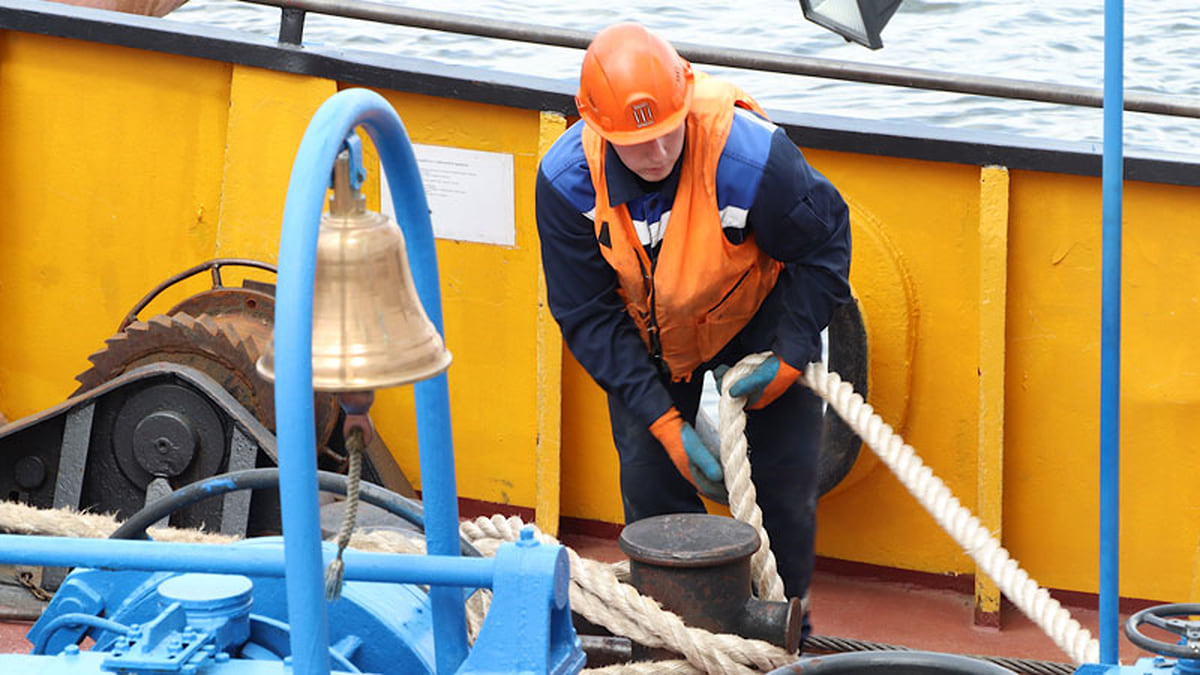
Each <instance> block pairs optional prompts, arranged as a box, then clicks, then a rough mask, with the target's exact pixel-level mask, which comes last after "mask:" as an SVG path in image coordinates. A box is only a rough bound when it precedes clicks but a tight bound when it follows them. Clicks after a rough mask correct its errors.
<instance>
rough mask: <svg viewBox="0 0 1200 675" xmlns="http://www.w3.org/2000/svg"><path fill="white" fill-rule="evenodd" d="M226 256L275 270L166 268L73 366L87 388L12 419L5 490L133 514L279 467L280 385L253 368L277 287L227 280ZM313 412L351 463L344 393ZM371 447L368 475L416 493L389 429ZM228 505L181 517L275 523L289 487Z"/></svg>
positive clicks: (5, 443) (238, 529)
mask: <svg viewBox="0 0 1200 675" xmlns="http://www.w3.org/2000/svg"><path fill="white" fill-rule="evenodd" d="M229 267H241V268H252V269H256V270H261V271H264V272H268V273H274V272H275V267H274V266H273V265H270V264H268V263H263V262H259V261H254V260H243V259H217V260H210V261H208V262H205V263H203V264H200V265H197V266H195V267H192V268H190V269H187V270H184V271H183V272H180V273H178V274H176V275H174V276H172V277H170V278H168V279H166V280H165V281H163V282H162V283H160V284H159V285H158V286H156V287H155V288H154V289H152V290H151V291H150V292H149V293H147V294H146V295H145V296H144V297H143V298H142V299H141V300H139V301H138V302H137V303H136V304H135V305H134V306H133V308H132V309H131V310H130V311H129V312H128V313H127V314H126V316H125V317H124V318H123V320H122V321H121V323H120V325H119V326H118V329H117V332H116V334H114V335H113V336H112V337H110V338H108V339H107V340H106V341H105V346H104V347H103V348H102V349H100V350H99V351H97V352H95V353H94V354H92V355H91V356H90V357H88V358H89V360H90V361H91V363H92V367H91V368H89V369H88V370H87V371H85V372H83V373H81V374H80V375H79V376H77V377H76V379H77V380H78V381H79V383H80V385H79V388H78V389H77V390H76V391H75V392H74V393H72V394H71V397H70V398H68V399H67V401H65V402H64V403H62V404H60V405H57V406H55V407H53V408H51V409H49V410H45V411H43V412H41V413H38V414H35V415H32V416H29V417H26V418H24V419H21V420H16V421H14V422H13V423H12V424H9V425H7V426H4V427H2V429H0V495H2V496H3V497H4V498H7V499H14V500H18V501H22V502H25V503H28V504H31V505H35V506H38V507H43V508H48V507H71V508H76V509H81V510H84V509H86V510H92V511H97V512H104V513H115V514H116V515H117V516H118V517H120V518H125V517H128V516H129V515H131V514H132V513H133V512H135V511H137V510H138V509H140V508H142V506H143V505H144V504H146V503H147V502H149V501H153V500H154V499H155V498H157V497H159V496H161V495H164V494H166V493H169V492H171V491H172V490H174V489H177V488H180V487H182V486H184V485H186V484H189V483H192V482H195V481H197V480H200V479H203V478H207V477H209V476H212V475H215V474H219V473H223V472H227V471H234V470H238V469H248V468H254V467H263V466H274V465H275V457H274V439H273V435H274V431H275V411H274V388H273V385H272V384H271V383H270V382H269V381H267V380H266V379H265V378H263V377H262V375H260V374H259V373H258V371H257V370H256V367H255V364H256V362H257V361H258V359H259V357H260V356H262V354H263V352H264V350H265V349H266V348H267V346H268V344H269V343H270V338H271V332H272V329H273V324H274V310H275V297H274V285H273V284H271V283H267V282H263V281H256V280H253V279H245V280H244V281H243V282H242V284H241V285H240V286H227V285H225V283H224V279H223V277H222V271H223V270H224V269H225V268H229ZM205 273H208V274H209V275H210V277H211V280H212V284H211V287H210V288H208V289H207V290H204V291H202V292H199V293H196V294H193V295H190V296H188V297H187V298H185V299H183V300H182V301H180V302H178V303H177V304H175V305H174V306H173V307H171V308H170V309H169V310H167V311H166V312H165V313H163V314H158V315H155V316H153V317H151V318H148V319H145V320H142V319H140V318H139V314H140V313H141V312H142V311H143V310H144V309H145V308H146V307H147V306H149V305H150V303H151V302H152V301H153V300H154V299H155V298H157V297H159V296H160V295H162V294H163V292H164V291H166V290H167V289H169V288H171V287H173V286H175V285H177V284H179V283H180V282H182V281H184V280H186V279H189V278H192V277H195V276H197V275H202V274H205ZM260 276H261V275H260ZM314 411H315V418H316V419H315V424H316V440H317V444H316V445H317V447H316V448H315V451H316V452H317V456H318V464H319V466H320V468H322V469H324V470H328V471H337V472H342V473H344V472H345V468H346V455H345V450H344V439H343V438H342V434H341V428H340V424H339V422H340V416H341V412H340V410H339V407H338V403H337V401H336V399H335V397H334V396H333V395H332V394H329V393H324V392H317V393H316V394H315V398H314ZM255 422H256V423H257V424H259V425H261V428H259V427H254V423H255ZM252 427H254V428H253V429H252ZM256 429H257V431H255V430H256ZM366 450H367V452H366V457H365V461H364V478H365V479H367V480H370V481H371V482H374V483H377V484H380V485H383V486H384V487H387V488H389V489H391V490H393V491H395V492H399V493H401V494H406V495H409V496H411V495H412V494H413V491H412V487H411V485H409V483H408V481H407V480H406V479H405V477H404V475H403V473H402V472H401V471H400V469H399V467H398V466H397V465H396V464H395V460H394V459H393V458H392V456H391V453H390V452H389V451H388V449H387V448H386V446H384V444H383V441H382V440H381V439H379V438H378V437H376V438H374V439H373V440H372V442H371V444H369V445H368V447H367V449H366ZM245 499H249V496H248V495H247V497H246V498H245ZM228 511H229V509H227V508H225V507H223V506H222V505H221V504H220V503H216V504H207V505H196V506H193V507H190V508H188V509H184V510H182V511H180V512H179V513H177V514H175V515H174V516H173V517H172V520H171V524H172V525H175V526H183V527H197V526H203V527H205V528H206V529H209V530H214V531H225V532H230V533H236V534H256V533H269V532H272V531H278V499H277V497H275V496H274V494H272V493H271V492H270V491H266V492H260V493H255V495H254V497H253V501H252V503H248V504H246V505H245V507H244V508H239V509H236V510H235V511H234V512H233V513H232V519H231V514H230V513H229V512H228Z"/></svg>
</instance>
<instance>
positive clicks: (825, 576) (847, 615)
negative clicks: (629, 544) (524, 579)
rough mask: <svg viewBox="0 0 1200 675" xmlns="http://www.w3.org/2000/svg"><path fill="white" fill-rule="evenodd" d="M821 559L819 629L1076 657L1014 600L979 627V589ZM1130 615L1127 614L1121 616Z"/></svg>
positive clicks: (606, 544) (602, 550) (1126, 659)
mask: <svg viewBox="0 0 1200 675" xmlns="http://www.w3.org/2000/svg"><path fill="white" fill-rule="evenodd" d="M563 541H564V543H566V544H567V545H568V546H571V547H572V548H574V549H575V550H576V551H578V552H579V553H580V554H581V555H584V556H586V557H589V558H594V559H597V560H603V561H606V562H613V561H616V560H620V559H621V558H622V557H623V554H622V553H621V551H620V550H619V549H618V548H617V547H616V545H615V544H614V543H613V542H611V541H609V540H607V539H603V538H599V537H587V536H580V535H564V536H563ZM821 567H822V566H820V565H819V566H818V568H817V571H816V572H815V574H814V575H813V582H812V589H811V597H812V622H813V632H814V634H816V635H821V636H827V637H837V638H847V639H853V640H863V641H868V642H881V643H886V644H891V645H902V646H905V647H909V648H912V649H921V650H928V651H938V652H950V653H955V654H967V655H972V656H1002V657H1009V658H1021V659H1035V660H1044V661H1053V662H1058V663H1068V662H1070V658H1069V657H1068V656H1067V655H1066V654H1065V653H1064V652H1063V651H1062V650H1061V649H1059V648H1058V647H1057V646H1056V645H1055V644H1054V641H1053V640H1051V639H1050V638H1049V637H1047V636H1046V634H1045V633H1043V632H1042V630H1041V629H1040V628H1038V627H1037V625H1035V624H1034V623H1033V622H1032V621H1030V620H1029V619H1027V618H1026V617H1025V616H1024V615H1023V614H1021V612H1020V611H1019V610H1017V609H1016V608H1014V607H1012V606H1010V605H1008V604H1007V603H1005V605H1004V607H1003V609H1002V611H1001V621H1000V624H1001V626H1000V628H998V629H997V628H983V627H977V626H975V625H974V598H973V596H972V595H971V594H968V593H961V592H958V591H954V590H948V589H944V588H931V587H928V586H923V585H920V584H917V583H912V582H903V581H894V580H887V579H881V578H879V576H878V575H866V574H857V573H841V572H836V571H829V570H824V569H822V568H821ZM1060 601H1061V602H1064V604H1065V600H1060ZM1067 609H1068V610H1069V611H1070V612H1071V616H1072V617H1073V618H1074V619H1075V620H1076V621H1079V623H1080V624H1082V625H1083V626H1084V627H1085V628H1087V629H1088V630H1090V631H1091V632H1092V637H1094V638H1095V637H1097V626H1098V624H1099V621H1098V619H1099V616H1098V615H1099V612H1098V611H1096V609H1095V608H1094V607H1092V608H1089V607H1076V606H1068V607H1067ZM1126 618H1128V617H1127V615H1124V614H1122V616H1121V620H1122V621H1124V620H1125V619H1126ZM1120 643H1121V644H1120V653H1121V662H1122V663H1133V662H1134V661H1135V660H1137V659H1138V658H1141V657H1143V656H1147V654H1146V653H1145V652H1143V651H1142V650H1141V649H1139V648H1138V647H1135V646H1134V645H1133V644H1131V643H1130V642H1129V641H1128V640H1126V639H1125V638H1124V635H1123V634H1122V636H1121V639H1120Z"/></svg>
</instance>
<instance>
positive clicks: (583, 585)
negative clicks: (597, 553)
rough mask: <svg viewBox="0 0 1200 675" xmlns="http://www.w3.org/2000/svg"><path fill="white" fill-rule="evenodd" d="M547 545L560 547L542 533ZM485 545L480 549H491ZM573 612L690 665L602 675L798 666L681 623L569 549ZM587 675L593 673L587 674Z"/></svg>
mask: <svg viewBox="0 0 1200 675" xmlns="http://www.w3.org/2000/svg"><path fill="white" fill-rule="evenodd" d="M525 526H526V525H525V523H523V522H522V521H521V519H520V518H517V517H515V516H512V517H508V518H505V517H503V516H499V515H495V516H492V517H490V518H487V517H479V518H476V519H475V520H470V521H464V522H463V523H461V525H460V531H461V532H462V534H463V536H464V537H466V538H467V539H468V540H470V541H471V542H472V543H473V544H475V545H476V546H480V545H481V544H482V543H483V540H486V539H493V540H498V541H514V540H515V539H516V538H517V536H518V535H519V533H520V531H521V528H522V527H525ZM537 534H538V537H539V539H540V540H541V541H543V542H544V543H558V542H557V541H555V540H554V538H553V537H550V536H548V535H546V534H543V533H540V532H538V533H537ZM487 548H489V547H487V546H486V545H485V546H482V547H481V549H480V550H487ZM565 548H566V549H567V555H568V556H569V558H570V562H571V586H570V589H571V590H570V594H571V609H572V610H574V611H575V612H578V613H579V614H580V615H581V616H583V617H584V618H586V619H587V620H588V621H591V622H592V623H595V624H597V625H601V626H604V627H605V628H607V629H608V630H609V631H611V632H612V633H613V634H614V635H623V636H625V637H628V638H629V639H631V640H633V641H634V642H637V643H638V644H642V645H645V646H647V647H661V648H665V649H669V650H671V651H674V652H678V653H680V654H683V656H684V658H685V659H687V661H686V665H685V664H684V663H679V662H665V661H656V662H653V663H650V664H623V665H618V666H606V667H605V668H598V669H595V672H601V673H650V672H653V673H663V672H677V673H695V672H700V673H713V674H717V673H754V672H761V671H769V670H774V669H775V668H779V667H782V666H785V665H788V664H791V663H793V662H794V661H795V658H796V657H795V656H794V655H792V654H789V653H788V652H786V651H785V650H783V649H781V648H779V647H776V646H775V645H772V644H769V643H767V642H763V641H761V640H750V639H746V638H743V637H740V636H737V635H730V634H723V633H711V632H709V631H706V630H704V629H701V628H693V627H690V626H687V625H686V624H684V623H683V620H682V619H680V618H679V616H678V615H676V614H673V613H671V612H668V611H667V610H665V609H663V608H662V606H661V605H659V604H658V602H657V601H655V600H654V599H653V598H650V597H648V596H645V595H642V594H641V593H639V592H638V591H637V589H635V588H633V587H632V586H630V585H628V584H624V583H621V582H620V581H618V580H617V577H616V574H614V572H613V570H612V569H610V566H609V565H606V564H605V563H601V562H597V561H594V560H588V559H586V558H583V557H581V556H580V555H579V554H578V553H576V552H575V551H574V550H572V549H571V548H570V547H565ZM589 672H592V671H591V670H589Z"/></svg>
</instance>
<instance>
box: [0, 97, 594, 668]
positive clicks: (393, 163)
mask: <svg viewBox="0 0 1200 675" xmlns="http://www.w3.org/2000/svg"><path fill="white" fill-rule="evenodd" d="M360 126H361V127H362V128H363V129H365V130H366V132H367V133H368V134H369V135H370V137H371V139H372V141H373V142H374V143H375V146H376V148H377V149H378V151H379V155H380V158H381V160H382V163H383V167H384V173H385V175H386V177H387V180H388V184H389V187H390V188H391V192H392V194H393V195H394V198H393V199H394V206H395V212H396V214H397V220H398V222H399V224H400V230H402V232H403V237H404V240H405V241H406V242H407V251H408V252H409V253H410V254H411V255H409V256H408V258H409V260H410V261H411V269H412V280H413V285H414V286H415V289H416V293H417V295H419V297H420V303H421V304H422V305H423V307H424V309H425V312H426V313H427V314H428V316H429V319H430V321H432V323H433V325H434V326H435V327H436V330H437V332H438V333H439V334H440V333H441V332H442V331H441V323H442V322H441V298H440V291H439V286H438V270H437V260H436V254H435V250H434V240H433V230H432V226H431V223H430V219H429V210H428V206H427V203H426V199H425V193H424V189H423V187H422V184H421V180H420V175H419V173H418V169H417V164H416V160H415V157H414V155H413V152H412V147H411V145H410V143H409V140H408V136H407V133H406V132H405V130H404V126H403V124H402V123H401V121H400V118H399V116H398V115H397V114H396V112H395V110H393V109H392V108H391V106H390V105H389V104H388V103H387V102H386V101H385V100H384V99H383V97H381V96H379V95H378V94H375V93H374V92H371V91H368V90H364V89H348V90H345V91H342V92H339V93H338V94H335V95H334V96H332V97H331V98H330V99H329V100H327V101H326V102H325V103H324V104H323V105H322V106H321V107H320V109H319V110H318V111H317V112H316V114H315V115H314V116H313V119H312V121H311V122H310V124H309V126H308V129H307V130H306V132H305V134H304V138H303V140H302V141H301V144H300V148H299V150H298V152H297V155H296V159H295V163H294V165H293V168H292V175H291V181H290V184H289V187H288V195H287V201H286V204H285V208H284V218H283V227H282V233H281V236H280V249H279V275H278V288H277V298H278V302H277V303H276V310H275V312H276V313H275V340H274V365H275V367H274V373H275V378H276V383H275V401H276V411H277V434H278V448H279V469H278V475H279V488H280V502H281V510H282V528H283V536H282V537H268V538H260V539H250V540H244V541H241V542H237V543H235V544H230V545H227V546H212V545H204V544H177V543H164V542H153V541H138V540H119V539H108V540H90V539H88V540H81V539H73V538H63V537H30V536H19V535H0V562H3V563H7V564H20V565H47V566H70V567H75V568H76V569H75V571H73V572H72V573H71V574H70V575H69V576H68V577H67V579H66V580H65V581H64V583H63V585H62V586H61V587H60V590H59V592H58V593H57V595H56V596H55V599H54V601H53V602H52V603H51V604H50V605H49V606H48V607H47V609H46V611H45V612H44V613H43V615H42V618H41V619H40V620H39V621H38V622H37V623H36V624H35V625H34V627H33V629H32V630H31V631H30V633H29V639H30V641H31V642H33V644H34V648H33V651H32V653H31V654H4V655H0V672H2V673H5V674H13V675H16V674H21V673H46V674H54V673H64V674H65V673H72V674H76V673H123V674H125V673H128V674H148V673H188V674H190V673H205V674H210V673H211V674H213V675H234V674H236V675H243V674H245V675H250V674H254V675H258V674H262V675H267V674H270V673H296V674H299V675H326V674H328V673H331V672H335V673H363V672H373V673H421V672H425V673H485V672H486V673H573V672H577V671H579V670H580V669H581V668H582V667H583V663H584V660H585V658H584V653H583V651H582V648H581V646H580V640H579V638H578V636H577V635H576V633H575V629H574V627H573V626H572V623H571V613H570V605H569V598H568V586H569V580H570V576H569V567H568V562H567V556H566V552H565V550H564V549H563V548H562V547H561V546H555V545H545V544H541V543H539V542H538V541H537V540H536V539H535V538H534V536H533V532H532V531H531V530H527V531H525V532H523V533H522V537H521V539H520V540H519V541H517V542H512V543H507V544H504V545H503V546H501V547H500V549H499V551H498V552H497V554H496V556H495V557H494V558H483V557H470V556H463V555H461V554H460V548H461V542H460V539H459V533H458V503H457V488H456V482H455V475H454V454H453V447H452V444H451V434H450V410H449V408H450V404H449V391H448V384H447V380H446V376H445V374H444V372H442V373H441V374H438V375H436V376H434V377H432V378H431V379H426V380H424V381H421V382H417V383H416V384H415V385H414V386H415V397H416V402H417V440H418V444H419V447H420V469H421V476H422V481H423V497H424V508H423V511H424V513H423V524H424V530H425V539H426V548H427V554H426V555H393V554H382V553H365V552H355V551H347V552H346V553H345V555H344V561H345V567H344V579H345V583H344V586H343V587H342V591H341V595H340V597H339V598H338V599H336V600H335V601H327V599H326V594H325V593H326V592H325V583H324V575H323V570H324V568H325V563H326V561H328V560H331V559H332V558H333V557H334V550H333V547H332V546H331V545H329V544H325V543H323V542H322V541H321V532H320V525H319V517H318V498H317V491H318V490H317V488H318V472H317V468H316V462H315V458H314V453H313V452H312V451H311V449H312V448H313V447H314V442H315V439H314V424H313V385H314V379H313V377H314V376H313V363H312V355H313V320H314V319H313V312H314V309H313V306H314V299H313V294H314V291H313V289H314V279H315V275H316V267H317V265H316V259H317V241H318V231H319V230H320V228H321V212H322V205H323V201H324V197H325V194H326V190H327V189H328V188H329V187H330V182H331V181H330V176H331V174H332V173H333V166H334V163H335V159H336V158H337V157H338V155H339V154H342V153H343V151H344V150H349V151H350V152H349V153H348V154H349V155H350V166H351V169H350V172H351V174H352V175H354V174H355V173H356V172H357V171H361V163H360V162H361V151H360V149H359V146H358V138H357V136H356V135H355V130H356V129H358V128H359V127H360ZM355 162H359V163H358V164H357V166H356V165H355ZM439 337H440V335H439ZM443 370H444V368H443ZM414 379H415V378H414ZM219 483H220V481H213V480H211V479H210V480H209V481H208V484H209V485H212V486H216V487H214V492H215V491H218V490H217V487H220V486H219V485H218V484H219ZM220 489H222V490H224V489H229V486H228V485H226V486H223V487H220ZM426 588H427V589H428V590H425V589H426ZM478 588H488V589H491V590H492V591H493V600H492V605H491V608H490V610H489V612H488V615H487V618H486V620H485V621H484V624H483V627H482V629H481V630H480V633H479V635H478V637H477V639H476V640H475V642H474V644H473V646H470V647H469V646H468V641H467V629H466V613H465V608H464V598H465V596H466V594H468V593H470V592H472V591H474V590H475V589H478ZM85 637H87V638H90V639H91V640H93V641H94V643H93V644H92V645H91V647H90V649H86V650H81V649H80V647H79V644H80V642H81V641H82V640H83V639H84V638H85Z"/></svg>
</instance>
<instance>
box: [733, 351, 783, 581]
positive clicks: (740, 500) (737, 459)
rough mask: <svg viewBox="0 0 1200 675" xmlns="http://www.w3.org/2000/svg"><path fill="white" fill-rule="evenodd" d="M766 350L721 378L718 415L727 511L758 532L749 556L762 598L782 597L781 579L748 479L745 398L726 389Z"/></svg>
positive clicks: (750, 357) (744, 374) (755, 364)
mask: <svg viewBox="0 0 1200 675" xmlns="http://www.w3.org/2000/svg"><path fill="white" fill-rule="evenodd" d="M769 355H770V354H769V353H761V354H751V355H749V356H747V357H746V358H744V359H742V360H741V361H738V363H737V365H735V366H734V367H732V368H730V369H729V370H728V371H727V372H726V373H725V376H724V377H723V378H722V384H723V385H724V386H723V387H722V388H721V401H720V403H718V404H717V406H718V407H717V412H718V414H719V415H720V422H719V429H720V438H721V468H722V469H723V470H724V472H725V489H726V490H728V492H729V512H730V513H731V514H732V515H733V517H734V518H736V519H738V520H740V521H742V522H743V523H746V524H747V525H750V526H751V527H753V528H754V531H755V532H757V533H758V537H759V540H760V545H759V547H758V550H757V551H755V552H754V555H752V556H750V572H751V574H752V575H753V579H754V588H755V589H756V590H757V591H758V597H759V598H761V599H763V600H775V601H782V600H784V599H785V598H784V594H783V579H781V578H780V577H779V570H778V569H777V568H776V565H775V554H774V553H772V552H771V537H769V536H768V535H767V530H766V529H765V528H764V527H763V522H762V509H760V508H759V507H758V492H757V490H755V488H754V483H753V481H751V480H750V457H749V454H748V451H749V444H748V443H747V441H746V410H745V405H746V399H745V397H738V398H734V397H732V396H730V395H729V389H730V387H732V386H733V384H734V383H735V382H737V381H738V380H740V379H742V378H743V377H745V376H746V375H749V374H750V372H751V371H753V370H754V369H755V368H757V367H758V365H759V364H761V363H762V362H763V361H766V360H767V357H768V356H769Z"/></svg>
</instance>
